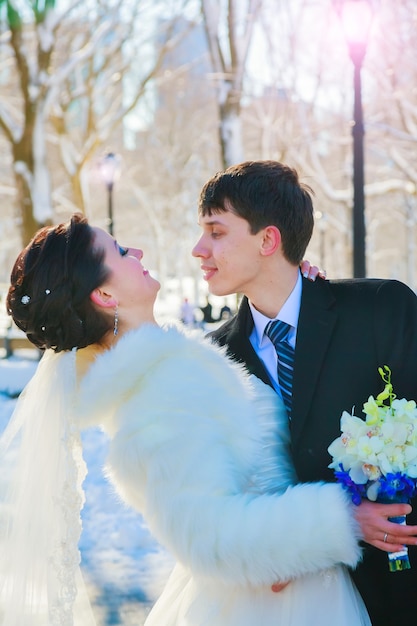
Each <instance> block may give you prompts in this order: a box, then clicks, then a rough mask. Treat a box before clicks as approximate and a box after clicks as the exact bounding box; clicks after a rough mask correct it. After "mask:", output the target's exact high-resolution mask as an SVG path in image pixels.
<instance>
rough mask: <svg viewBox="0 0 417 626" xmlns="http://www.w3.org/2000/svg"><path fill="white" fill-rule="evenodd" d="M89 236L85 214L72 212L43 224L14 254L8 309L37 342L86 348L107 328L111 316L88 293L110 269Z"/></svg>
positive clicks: (40, 345)
mask: <svg viewBox="0 0 417 626" xmlns="http://www.w3.org/2000/svg"><path fill="white" fill-rule="evenodd" d="M93 239H94V231H93V229H92V228H91V226H89V224H88V221H87V219H86V218H85V217H84V216H83V215H81V214H75V215H73V216H72V218H71V220H70V221H69V222H66V223H64V224H58V225H57V226H50V227H49V226H46V227H44V228H41V229H40V230H39V231H38V232H37V233H36V235H35V236H34V237H33V239H32V240H31V241H30V243H29V244H28V245H27V246H26V248H24V250H22V252H21V253H20V254H19V256H18V257H17V259H16V262H15V264H14V267H13V270H12V273H11V277H10V283H11V285H10V288H9V292H8V295H7V300H6V306H7V311H8V313H9V315H11V316H12V318H13V320H14V322H15V324H16V325H17V326H18V327H19V328H20V329H21V330H23V331H24V332H25V333H26V335H27V337H28V339H29V340H30V341H31V342H32V343H33V344H35V346H37V347H38V348H41V349H45V348H52V349H53V350H55V352H60V351H62V350H71V349H72V348H74V347H77V348H84V347H85V346H88V345H90V344H92V343H96V342H99V341H100V340H101V339H102V338H103V336H104V335H105V334H106V333H107V332H108V331H109V330H111V328H112V326H113V320H112V319H111V316H109V315H106V314H103V313H99V312H98V311H97V309H96V308H95V307H94V305H93V303H92V301H91V299H90V293H91V292H92V291H93V290H94V289H96V288H97V287H99V286H100V285H102V284H103V283H104V282H105V280H106V279H107V277H108V274H109V270H108V269H107V268H106V267H105V265H104V252H101V251H100V252H97V251H96V250H94V249H93Z"/></svg>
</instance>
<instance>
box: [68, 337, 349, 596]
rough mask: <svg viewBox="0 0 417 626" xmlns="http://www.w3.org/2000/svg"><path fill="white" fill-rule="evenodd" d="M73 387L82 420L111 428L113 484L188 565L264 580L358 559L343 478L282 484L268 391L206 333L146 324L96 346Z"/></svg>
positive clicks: (231, 579) (213, 575)
mask: <svg viewBox="0 0 417 626" xmlns="http://www.w3.org/2000/svg"><path fill="white" fill-rule="evenodd" d="M256 380H257V379H256ZM79 391H80V393H79V403H78V413H79V416H80V419H81V427H86V426H89V425H96V424H101V425H102V426H103V428H104V430H105V431H106V432H107V433H108V434H109V436H110V438H111V445H110V453H109V459H108V466H109V473H110V476H111V478H112V480H113V481H114V483H115V485H116V487H117V490H118V492H119V493H120V495H121V496H122V497H123V498H124V500H125V501H126V502H127V503H128V504H130V505H131V506H133V507H134V508H136V509H137V510H138V511H140V512H141V513H142V514H143V515H144V517H145V520H146V522H147V523H148V525H149V528H150V529H151V531H152V532H153V534H154V536H155V537H156V539H157V540H158V541H159V542H160V543H161V544H163V545H164V546H165V547H167V548H168V549H169V550H170V551H171V552H172V554H173V555H174V556H175V558H176V559H177V560H178V561H179V562H181V563H182V564H183V565H185V566H186V567H187V568H188V569H191V570H192V571H193V573H194V575H196V576H203V577H208V578H210V579H216V580H217V581H222V582H223V583H236V584H251V585H264V584H271V583H273V582H275V581H278V580H289V579H291V578H293V577H296V576H299V575H301V574H306V573H310V572H315V571H317V570H318V569H322V568H327V567H329V566H332V565H334V564H336V563H345V564H347V565H349V566H355V564H356V563H357V561H358V559H359V558H360V549H359V547H358V543H357V541H358V537H359V529H358V527H357V524H356V522H355V521H354V519H353V516H352V506H351V504H350V503H349V501H348V498H347V496H346V495H345V493H344V492H343V490H342V488H341V487H340V486H338V485H336V484H327V485H325V484H308V485H298V486H295V487H289V488H288V489H286V487H287V485H288V483H289V481H290V478H291V476H292V472H291V468H290V466H289V462H288V455H287V451H286V444H287V442H288V433H287V426H286V419H285V418H284V419H281V418H282V417H283V412H282V410H281V409H280V407H278V406H277V401H279V400H277V396H276V394H275V393H273V392H272V391H271V390H270V389H269V387H267V386H265V385H263V383H260V381H258V383H256V384H253V383H252V382H251V381H250V380H249V378H248V377H247V376H246V375H244V374H243V371H242V369H241V368H240V366H237V365H235V364H232V363H230V361H228V360H227V359H226V358H225V356H224V354H223V353H222V352H221V351H220V349H219V348H218V347H214V346H212V345H211V344H209V343H208V341H207V340H205V339H203V338H201V337H196V336H192V337H191V336H185V334H184V333H183V332H182V331H180V330H178V329H176V328H173V327H171V328H167V329H162V328H159V327H156V326H144V327H142V328H140V329H139V330H137V331H133V332H131V333H129V334H127V335H125V336H124V337H123V338H121V339H120V340H119V342H118V343H117V345H116V346H115V348H114V349H112V350H110V351H108V352H106V353H104V354H102V355H100V356H98V358H97V360H96V361H95V362H94V363H93V365H92V366H91V368H90V370H89V371H88V373H87V374H86V375H85V377H84V378H83V380H82V381H81V384H80V390H79ZM275 420H277V422H276V423H275ZM271 422H273V423H275V426H274V427H273V428H272V429H271ZM277 433H278V435H279V440H277V439H276V436H277ZM274 437H275V439H274ZM272 457H274V458H273V459H272ZM275 457H276V458H275ZM272 460H273V462H271V461H272ZM285 489H286V490H285ZM273 490H275V491H277V492H278V491H280V492H281V493H275V494H272V493H271V491H273ZM284 490H285V493H283V491H284Z"/></svg>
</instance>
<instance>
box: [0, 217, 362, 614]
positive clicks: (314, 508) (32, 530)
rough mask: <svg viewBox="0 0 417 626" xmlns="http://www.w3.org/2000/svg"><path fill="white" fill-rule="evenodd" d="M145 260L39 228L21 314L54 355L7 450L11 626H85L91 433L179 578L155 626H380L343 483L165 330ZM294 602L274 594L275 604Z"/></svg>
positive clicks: (265, 410) (237, 373)
mask: <svg viewBox="0 0 417 626" xmlns="http://www.w3.org/2000/svg"><path fill="white" fill-rule="evenodd" d="M142 256H143V253H142V251H141V250H138V249H134V248H125V247H121V246H120V245H119V244H118V243H117V242H116V241H115V240H114V239H113V238H112V237H111V236H110V235H108V234H107V233H106V232H105V231H103V230H101V229H99V228H93V227H91V226H89V224H88V223H87V221H86V219H85V218H83V217H81V216H79V215H75V216H73V218H72V219H71V221H70V222H69V223H66V224H60V225H58V226H56V227H47V228H44V229H42V230H40V231H39V232H38V233H37V235H36V236H35V237H34V239H33V240H32V241H31V242H30V243H29V244H28V246H27V247H26V248H25V249H24V250H23V251H22V252H21V254H20V255H19V257H18V259H17V260H16V263H15V265H14V268H13V271H12V275H11V286H10V289H9V293H8V298H7V307H8V311H9V313H10V315H11V316H12V317H13V319H14V321H15V323H16V324H17V325H18V326H19V327H20V328H21V329H23V330H24V331H25V333H26V334H27V336H28V338H29V339H30V340H31V341H32V342H33V343H34V344H35V345H36V346H38V347H39V348H42V349H45V353H44V356H43V357H42V359H41V362H40V364H39V367H38V369H37V372H36V374H35V376H34V377H33V379H32V380H31V381H30V383H29V385H28V386H27V388H26V389H25V391H24V392H23V393H22V395H21V397H20V398H19V401H18V404H17V406H16V410H15V413H14V415H13V417H12V419H11V421H10V424H9V425H8V428H7V429H6V432H5V434H4V435H3V437H2V440H1V444H0V445H1V453H2V457H3V459H4V460H3V463H4V467H6V464H7V466H8V467H12V472H11V473H12V476H11V478H10V480H8V489H7V491H6V493H5V494H4V498H3V499H4V503H3V504H4V506H3V509H4V510H5V513H4V517H5V519H2V520H1V522H2V523H1V526H0V541H1V545H0V549H1V554H2V558H1V564H0V577H1V578H0V598H1V602H0V607H1V609H0V610H1V620H0V623H1V624H3V626H24V625H33V626H34V625H36V626H38V625H40V626H46V625H53V626H58V625H59V626H63V625H65V626H67V625H68V626H70V625H72V624H75V625H80V626H81V625H82V626H86V625H87V624H93V623H94V619H93V615H92V612H91V610H90V609H89V607H88V602H87V598H86V594H85V591H84V590H83V585H82V580H81V576H80V573H79V560H80V557H79V551H78V545H77V544H78V539H79V536H80V531H81V525H80V510H81V507H82V504H83V491H82V481H83V479H84V477H85V473H86V468H85V465H84V462H83V460H82V455H81V452H82V451H81V444H80V435H79V433H80V431H81V430H82V429H85V428H88V427H90V426H95V425H97V424H100V425H101V426H102V427H103V429H104V430H105V431H106V433H107V434H108V436H109V439H110V451H109V457H108V464H107V469H106V471H107V472H108V475H109V477H110V479H111V480H112V481H113V482H114V484H115V486H116V488H117V491H118V493H119V494H120V495H121V497H122V498H123V499H124V500H125V501H126V502H127V503H128V504H129V505H131V506H132V507H134V508H135V509H137V510H138V511H140V512H141V513H142V514H143V515H144V517H145V519H146V521H147V524H148V526H149V528H150V530H151V531H152V533H153V534H154V536H155V538H156V539H157V540H158V541H159V542H160V543H161V544H163V545H164V546H165V547H166V548H167V549H168V550H170V551H171V553H172V554H173V555H174V557H175V559H176V562H177V565H176V566H175V568H174V570H173V572H172V574H171V577H170V579H169V580H168V583H167V585H166V588H165V590H164V591H163V593H162V595H161V597H160V598H159V600H158V601H157V602H156V604H155V606H154V608H153V610H152V611H151V613H150V615H149V617H148V618H147V621H146V626H203V625H204V626H206V625H207V624H215V625H216V626H253V624H255V623H259V624H262V626H277V625H278V624H279V625H280V626H307V625H308V624H311V623H317V624H320V626H333V625H334V624H337V625H338V626H369V624H370V621H369V618H368V616H367V613H366V609H365V607H364V605H363V602H362V600H361V598H360V596H359V594H358V592H357V590H356V588H355V587H354V585H353V584H352V582H351V580H350V577H349V574H348V572H347V569H346V566H348V567H354V566H355V565H356V563H357V562H358V560H359V558H360V548H359V547H358V539H359V538H360V529H359V526H358V524H357V522H356V521H355V519H354V517H353V513H352V505H351V503H349V501H348V497H347V496H346V495H345V493H344V491H343V490H342V488H341V487H340V486H338V485H336V484H308V485H307V484H306V485H297V486H293V485H295V483H296V476H295V475H294V472H293V468H292V466H291V463H290V460H289V454H288V443H289V434H288V429H287V419H286V417H285V411H284V410H283V409H282V407H281V406H280V405H279V404H278V403H279V402H280V401H279V399H278V396H277V395H276V394H275V393H274V392H273V391H272V390H270V389H269V388H268V387H267V386H266V385H263V383H261V382H260V381H258V380H257V379H255V380H253V379H251V378H250V377H248V376H247V375H246V374H244V373H243V370H242V369H241V368H240V366H237V365H236V364H234V363H231V362H230V361H228V360H227V359H226V357H225V355H224V354H223V352H221V350H220V349H219V348H217V347H214V346H213V345H211V344H209V343H208V342H207V341H206V340H204V339H202V338H201V337H199V336H196V335H187V334H185V332H184V331H182V330H179V329H177V328H175V327H165V328H161V327H159V326H158V325H157V324H156V322H155V319H154V313H153V307H154V303H155V299H156V296H157V293H158V290H159V287H160V285H159V283H158V281H156V280H155V279H154V278H153V277H152V276H151V275H150V274H149V272H148V271H147V270H146V269H144V267H143V265H142V263H141V260H142ZM271 586H274V589H281V590H280V591H279V592H278V593H274V592H273V591H272V589H271Z"/></svg>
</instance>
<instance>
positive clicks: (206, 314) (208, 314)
mask: <svg viewBox="0 0 417 626" xmlns="http://www.w3.org/2000/svg"><path fill="white" fill-rule="evenodd" d="M200 310H201V312H202V314H203V319H202V323H203V325H204V324H212V323H213V322H216V321H217V320H216V319H214V317H213V306H212V304H211V302H210V300H209V297H208V296H207V300H206V304H205V306H201V307H200Z"/></svg>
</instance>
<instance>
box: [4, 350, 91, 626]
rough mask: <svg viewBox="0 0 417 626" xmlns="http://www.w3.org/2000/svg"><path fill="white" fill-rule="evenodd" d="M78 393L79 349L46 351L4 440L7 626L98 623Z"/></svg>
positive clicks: (21, 398)
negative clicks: (85, 517) (84, 559)
mask: <svg viewBox="0 0 417 626" xmlns="http://www.w3.org/2000/svg"><path fill="white" fill-rule="evenodd" d="M75 391H76V372H75V351H72V352H65V353H60V354H55V353H54V352H53V351H51V350H48V351H47V352H46V353H45V354H44V356H43V357H42V359H41V361H40V363H39V366H38V368H37V370H36V373H35V375H34V376H33V378H32V380H31V381H30V382H29V384H28V385H27V386H26V388H25V390H24V391H23V393H22V394H21V396H20V398H19V400H18V402H17V405H16V409H15V411H14V413H13V416H12V418H11V420H10V422H9V424H8V426H7V428H6V431H5V432H4V434H3V436H2V437H1V439H0V455H1V456H0V555H1V556H0V625H1V626H29V625H30V626H35V625H36V626H73V625H75V624H80V625H81V624H82V626H86V625H89V626H90V625H92V624H94V618H93V614H92V612H91V608H90V607H89V603H88V601H87V602H86V600H87V596H86V592H85V589H84V586H83V583H82V577H81V572H80V569H79V564H80V553H79V550H78V541H79V538H80V534H81V519H80V510H81V508H82V505H83V502H84V494H83V491H82V481H83V480H84V478H85V475H86V466H85V463H84V461H83V458H82V450H81V443H80V436H79V431H78V428H77V426H76V424H75V423H74V421H73V415H72V413H73V403H74V400H75ZM81 612H82V615H81Z"/></svg>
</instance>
